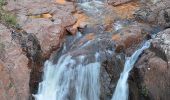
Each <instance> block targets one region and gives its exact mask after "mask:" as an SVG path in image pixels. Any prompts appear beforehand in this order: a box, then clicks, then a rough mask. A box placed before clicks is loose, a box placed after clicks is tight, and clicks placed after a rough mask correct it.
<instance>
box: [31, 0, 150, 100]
mask: <svg viewBox="0 0 170 100" xmlns="http://www.w3.org/2000/svg"><path fill="white" fill-rule="evenodd" d="M78 1H80V3H81V2H87V1H93V0H78ZM94 1H95V0H94ZM99 1H100V0H99ZM93 4H96V5H95V6H93ZM81 6H82V8H83V10H85V11H87V12H90V11H92V15H93V13H94V12H95V13H94V15H99V16H100V15H102V13H101V12H100V11H101V10H100V9H103V6H102V3H101V2H95V3H94V2H93V3H84V4H81ZM122 27H123V26H122V25H121V22H120V23H119V22H118V23H115V31H118V30H120V29H121V28H122ZM112 35H113V34H112V33H110V34H98V35H96V34H95V35H94V34H92V35H91V36H92V37H90V38H92V39H90V40H87V39H86V38H85V37H84V36H82V35H81V34H78V36H77V37H76V39H75V41H73V42H74V43H70V42H69V46H64V48H63V52H61V55H62V56H60V58H59V59H58V60H57V63H55V64H54V63H53V61H46V62H45V65H44V75H43V81H42V82H41V83H40V84H39V89H38V93H37V94H35V95H34V97H35V100H100V96H101V94H100V89H101V87H100V86H101V84H100V74H101V73H100V70H101V63H102V61H105V60H106V58H107V57H105V56H108V55H109V56H113V53H114V42H113V40H112ZM80 38H81V39H80ZM79 40H80V41H79ZM66 44H67V43H66ZM70 45H71V46H70ZM149 46H150V43H149V42H146V43H145V44H144V45H143V47H142V48H141V49H139V50H137V51H136V52H135V53H134V54H133V55H132V56H131V57H130V58H127V60H126V63H125V66H124V70H123V72H122V73H121V76H120V79H119V80H118V83H117V87H116V89H115V92H114V94H113V97H112V99H111V100H128V83H127V80H128V75H129V72H130V71H131V69H132V68H133V65H134V63H135V62H136V60H137V59H138V57H139V55H140V54H141V53H142V51H143V50H145V49H147V48H149ZM96 48H97V49H96ZM110 98H111V97H110Z"/></svg>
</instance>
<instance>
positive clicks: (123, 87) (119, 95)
mask: <svg viewBox="0 0 170 100" xmlns="http://www.w3.org/2000/svg"><path fill="white" fill-rule="evenodd" d="M149 47H150V42H148V41H147V42H146V43H145V44H144V45H143V47H142V48H140V49H138V50H137V51H135V52H134V53H133V55H132V56H131V57H129V58H127V59H126V62H125V66H124V70H123V72H122V73H121V75H120V78H119V80H118V83H117V86H116V89H115V92H114V94H113V97H112V100H128V95H129V89H128V82H127V80H128V76H129V72H130V71H131V70H132V68H133V66H134V64H135V62H136V60H137V59H138V57H139V55H140V54H141V53H142V52H143V51H144V50H145V49H147V48H149Z"/></svg>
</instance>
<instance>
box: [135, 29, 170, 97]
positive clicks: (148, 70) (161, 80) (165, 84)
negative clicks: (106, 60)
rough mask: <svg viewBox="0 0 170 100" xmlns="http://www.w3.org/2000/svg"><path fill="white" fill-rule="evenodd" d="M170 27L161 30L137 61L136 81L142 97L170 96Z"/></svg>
mask: <svg viewBox="0 0 170 100" xmlns="http://www.w3.org/2000/svg"><path fill="white" fill-rule="evenodd" d="M169 40H170V29H166V30H164V31H162V32H159V33H158V34H157V36H156V38H155V39H153V40H152V46H151V48H150V49H148V50H146V51H145V52H144V54H143V55H142V56H141V58H140V59H139V61H138V62H137V63H136V65H135V66H136V68H135V72H136V74H137V75H135V76H136V82H137V83H138V84H140V85H139V91H140V93H141V95H142V97H141V98H144V99H147V100H168V99H169V98H170V94H169V93H170V88H169V87H170V83H169V81H170V63H169V62H170V59H169V55H170V52H169V51H170V42H169Z"/></svg>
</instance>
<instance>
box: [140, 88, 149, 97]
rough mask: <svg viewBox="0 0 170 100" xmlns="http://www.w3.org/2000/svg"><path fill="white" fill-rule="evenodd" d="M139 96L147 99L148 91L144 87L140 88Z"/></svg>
mask: <svg viewBox="0 0 170 100" xmlns="http://www.w3.org/2000/svg"><path fill="white" fill-rule="evenodd" d="M141 94H142V95H143V96H144V97H147V96H148V94H149V91H148V89H147V87H146V86H142V88H141Z"/></svg>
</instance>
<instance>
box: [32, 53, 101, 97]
mask: <svg viewBox="0 0 170 100" xmlns="http://www.w3.org/2000/svg"><path fill="white" fill-rule="evenodd" d="M95 56H96V62H94V63H89V64H87V65H83V62H84V60H85V57H86V56H78V57H77V59H79V60H78V61H77V62H78V63H76V61H75V59H73V58H72V56H70V55H63V56H62V57H61V58H60V59H59V61H58V64H56V65H53V64H52V63H51V62H50V61H47V62H46V63H45V68H44V72H45V73H44V77H43V82H42V83H40V85H39V91H38V94H37V95H35V98H36V100H99V95H100V84H99V72H100V63H99V62H97V58H98V54H97V53H96V55H95Z"/></svg>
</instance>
